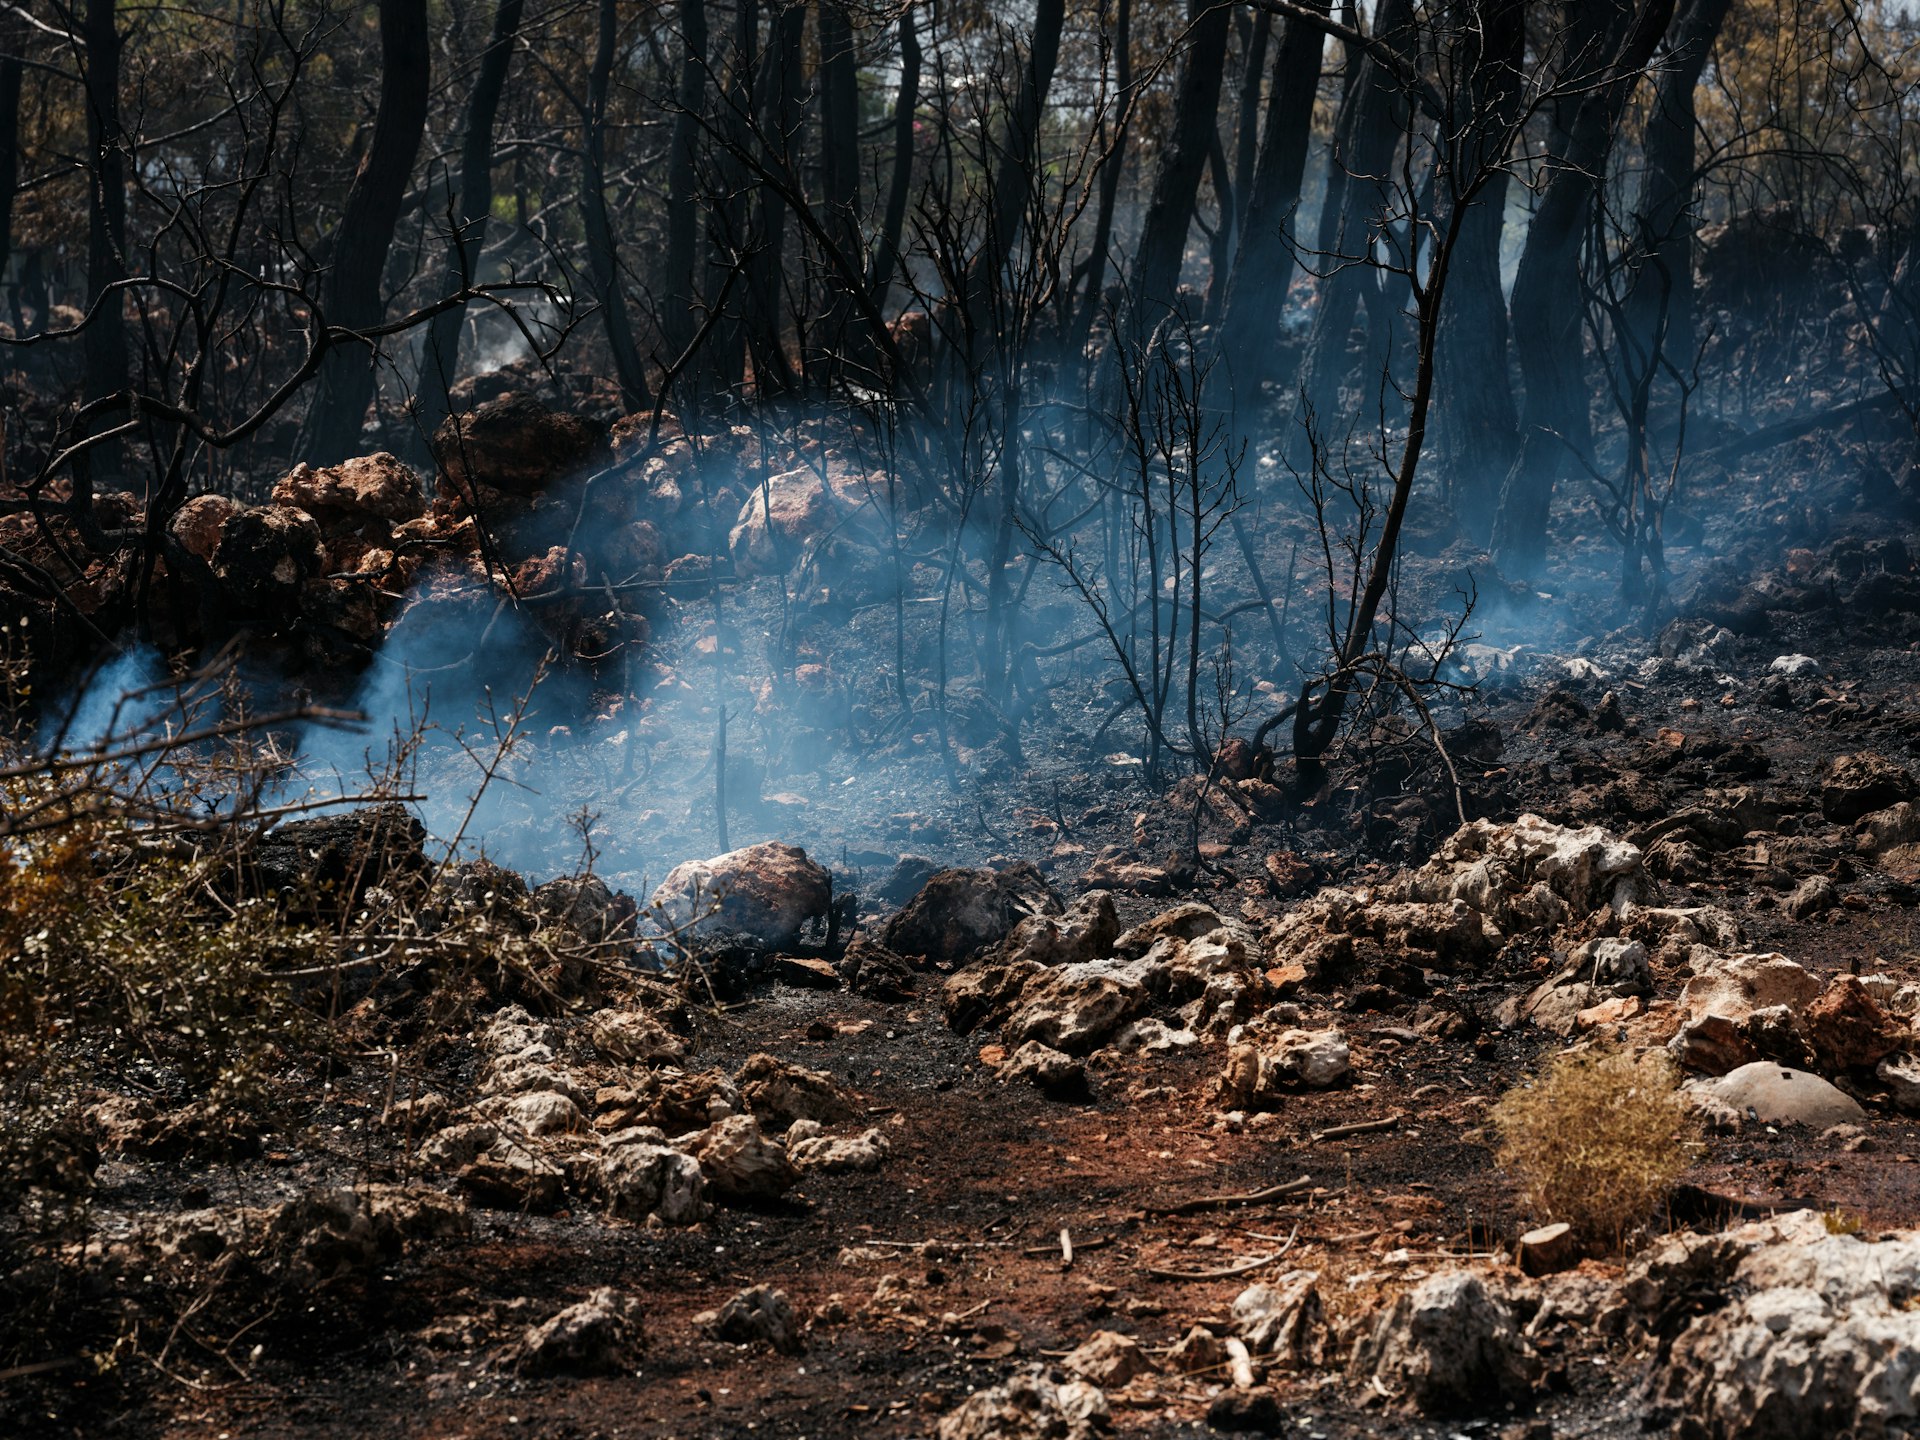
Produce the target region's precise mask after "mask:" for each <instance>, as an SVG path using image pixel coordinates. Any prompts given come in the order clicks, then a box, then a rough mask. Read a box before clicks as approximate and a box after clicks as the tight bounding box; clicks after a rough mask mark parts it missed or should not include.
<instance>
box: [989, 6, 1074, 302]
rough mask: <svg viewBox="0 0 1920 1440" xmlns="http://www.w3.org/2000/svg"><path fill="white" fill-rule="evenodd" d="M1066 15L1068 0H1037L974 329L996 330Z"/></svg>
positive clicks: (997, 160) (1005, 144)
mask: <svg viewBox="0 0 1920 1440" xmlns="http://www.w3.org/2000/svg"><path fill="white" fill-rule="evenodd" d="M1066 15H1067V7H1066V0H1037V3H1036V5H1035V7H1034V15H1033V39H1032V43H1031V44H1030V45H1029V47H1028V49H1027V63H1026V66H1025V68H1024V69H1023V71H1022V73H1021V77H1020V88H1019V90H1018V92H1017V93H1016V94H1015V97H1014V102H1013V109H1012V113H1011V114H1009V115H1008V116H1007V122H1006V126H1005V129H1004V130H1003V131H1002V132H1001V135H1000V139H999V142H998V145H997V147H996V149H997V154H996V155H995V156H994V158H993V163H992V170H993V176H992V180H991V181H990V183H989V190H988V198H987V206H988V213H987V235H986V239H985V242H984V243H983V244H982V245H981V247H980V249H979V250H978V251H977V252H975V254H974V257H973V259H972V261H971V262H970V263H969V265H968V266H967V275H966V300H965V303H966V313H967V329H968V332H969V333H970V334H972V335H976V336H985V335H986V334H988V333H989V332H990V329H991V315H992V303H991V302H992V297H993V295H994V293H995V292H996V290H997V289H998V287H999V283H1000V279H1001V275H1002V272H1003V271H1004V270H1005V269H1006V265H1007V261H1008V260H1009V259H1010V258H1011V257H1012V255H1013V247H1014V245H1015V243H1016V242H1017V241H1018V240H1019V238H1020V230H1021V226H1022V223H1023V222H1024V220H1025V218H1026V213H1027V197H1028V196H1029V195H1030V194H1031V193H1032V190H1033V184H1034V179H1035V176H1036V174H1037V173H1038V168H1039V164H1040V119H1041V116H1042V115H1043V114H1044V113H1045V110H1046V105H1047V92H1048V91H1049V90H1050V89H1052V87H1053V71H1054V67H1055V66H1056V65H1057V64H1058V63H1059V61H1060V31H1061V28H1062V27H1063V26H1064V24H1065V22H1066Z"/></svg>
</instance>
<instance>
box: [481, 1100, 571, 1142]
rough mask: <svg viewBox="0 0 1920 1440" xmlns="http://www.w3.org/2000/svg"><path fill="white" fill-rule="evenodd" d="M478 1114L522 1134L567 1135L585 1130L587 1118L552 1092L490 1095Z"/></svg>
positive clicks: (569, 1102) (568, 1102) (568, 1101)
mask: <svg viewBox="0 0 1920 1440" xmlns="http://www.w3.org/2000/svg"><path fill="white" fill-rule="evenodd" d="M479 1109H480V1113H481V1114H483V1115H485V1116H486V1117H487V1118H488V1119H490V1120H497V1121H499V1122H500V1123H501V1125H503V1126H504V1127H506V1129H508V1130H509V1131H512V1130H518V1131H519V1132H520V1133H521V1134H523V1135H535V1136H539V1135H570V1134H572V1133H573V1132H574V1131H576V1130H584V1129H586V1128H587V1117H586V1116H585V1115H583V1114H581V1113H580V1107H579V1106H578V1105H576V1104H574V1103H573V1101H572V1100H571V1099H569V1098H568V1097H567V1096H565V1095H560V1094H556V1093H555V1092H554V1091H552V1090H529V1091H526V1092H524V1093H522V1094H518V1095H494V1096H491V1097H489V1098H488V1099H487V1100H485V1101H483V1102H482V1103H481V1105H480V1107H479Z"/></svg>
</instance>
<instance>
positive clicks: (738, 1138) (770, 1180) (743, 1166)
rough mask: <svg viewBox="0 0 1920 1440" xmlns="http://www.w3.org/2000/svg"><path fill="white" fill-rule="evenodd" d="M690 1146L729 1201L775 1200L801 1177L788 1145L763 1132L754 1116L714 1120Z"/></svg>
mask: <svg viewBox="0 0 1920 1440" xmlns="http://www.w3.org/2000/svg"><path fill="white" fill-rule="evenodd" d="M691 1148H692V1151H693V1157H694V1159H696V1160H698V1161H699V1162H700V1173H701V1174H702V1175H705V1176H706V1177H707V1185H708V1187H709V1188H710V1189H711V1190H712V1191H713V1193H714V1194H716V1195H720V1196H723V1197H724V1198H726V1199H729V1200H772V1199H773V1198H775V1197H776V1196H778V1195H782V1194H784V1193H785V1192H786V1191H788V1190H791V1189H792V1188H793V1187H794V1186H795V1185H796V1184H798V1183H799V1180H800V1173H799V1171H797V1170H795V1169H794V1168H793V1162H792V1161H791V1160H789V1159H788V1158H787V1147H786V1146H784V1145H782V1144H781V1143H780V1142H779V1141H778V1140H769V1139H768V1138H767V1137H766V1136H764V1135H762V1134H761V1133H760V1122H759V1121H758V1120H757V1119H755V1118H754V1117H753V1116H751V1115H729V1116H728V1117H727V1118H726V1119H724V1120H717V1121H715V1122H714V1123H713V1124H712V1125H711V1126H709V1127H708V1128H707V1130H706V1131H705V1133H703V1134H702V1135H701V1136H700V1137H699V1138H698V1139H697V1140H695V1141H694V1142H693V1145H692V1147H691Z"/></svg>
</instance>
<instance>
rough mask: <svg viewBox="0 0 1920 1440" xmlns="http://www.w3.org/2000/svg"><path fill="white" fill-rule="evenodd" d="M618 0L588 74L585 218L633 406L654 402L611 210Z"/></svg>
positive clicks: (607, 322) (604, 4)
mask: <svg viewBox="0 0 1920 1440" xmlns="http://www.w3.org/2000/svg"><path fill="white" fill-rule="evenodd" d="M618 19H619V13H618V0H600V6H599V27H598V34H597V37H596V39H595V42H594V50H593V68H592V69H591V70H590V71H589V72H588V74H587V114H586V132H587V133H586V143H585V145H584V146H583V147H582V154H581V157H580V219H581V225H582V228H583V229H584V231H585V232H586V241H587V274H588V278H589V280H590V282H591V283H592V285H593V298H594V302H595V303H596V304H597V305H598V306H599V308H600V323H601V325H602V326H603V327H604V328H605V330H606V334H607V348H608V349H609V350H611V351H612V352H613V373H614V378H615V379H616V380H617V381H619V384H620V399H621V403H622V404H624V405H625V406H626V407H627V408H628V409H629V410H639V409H642V408H644V407H646V406H648V405H651V404H652V403H653V395H652V391H651V390H649V388H648V386H647V374H646V366H645V364H644V362H642V360H641V358H640V346H639V344H638V343H637V342H636V341H635V340H634V338H633V320H632V317H631V316H630V315H629V314H628V312H627V297H626V290H625V287H623V286H622V285H621V283H620V250H619V242H618V240H617V239H616V238H615V236H614V233H613V218H612V216H611V215H609V214H608V212H607V97H608V93H609V91H610V89H611V86H612V78H613V55H614V50H615V49H616V48H617V42H618V39H619V32H618V24H617V22H618Z"/></svg>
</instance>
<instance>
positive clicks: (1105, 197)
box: [1069, 0, 1133, 354]
mask: <svg viewBox="0 0 1920 1440" xmlns="http://www.w3.org/2000/svg"><path fill="white" fill-rule="evenodd" d="M1104 18H1105V7H1104V6H1102V19H1103V20H1104ZM1113 78H1114V90H1115V93H1116V94H1117V95H1118V97H1119V99H1118V103H1117V110H1118V113H1117V115H1115V116H1114V119H1113V132H1112V134H1111V135H1107V134H1105V133H1104V132H1105V127H1106V124H1107V120H1108V115H1107V113H1106V112H1105V111H1103V112H1102V114H1101V116H1100V125H1101V128H1102V136H1101V138H1102V140H1103V141H1104V144H1103V146H1102V149H1103V151H1104V153H1103V154H1102V156H1101V159H1100V178H1099V193H1098V196H1097V198H1096V200H1095V203H1094V212H1093V240H1092V243H1091V244H1089V245H1088V247H1087V254H1086V258H1085V259H1084V260H1082V261H1081V262H1080V264H1079V265H1078V266H1077V267H1075V271H1074V278H1075V279H1076V280H1080V279H1084V282H1085V285H1086V289H1085V291H1084V293H1083V294H1082V296H1081V299H1080V308H1079V310H1078V311H1077V312H1076V313H1075V315H1074V317H1073V322H1072V326H1073V328H1072V330H1071V331H1070V332H1069V348H1070V349H1071V350H1072V351H1073V352H1074V353H1076V354H1077V353H1079V352H1080V351H1082V350H1084V349H1085V348H1086V343H1087V336H1088V335H1089V334H1090V333H1091V332H1092V330H1093V322H1094V318H1095V316H1097V315H1098V314H1099V313H1100V307H1101V305H1103V304H1104V303H1105V300H1106V288H1107V271H1108V268H1109V267H1110V266H1111V264H1112V256H1113V216H1114V210H1115V208H1116V206H1117V205H1118V202H1119V197H1120V176H1121V172H1122V171H1124V170H1125V169H1126V168H1127V136H1128V131H1129V129H1130V122H1131V120H1132V111H1133V0H1119V3H1118V5H1117V7H1116V9H1115V12H1114V21H1113ZM1108 108H1109V110H1111V109H1114V108H1115V107H1112V106H1110V107H1108Z"/></svg>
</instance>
